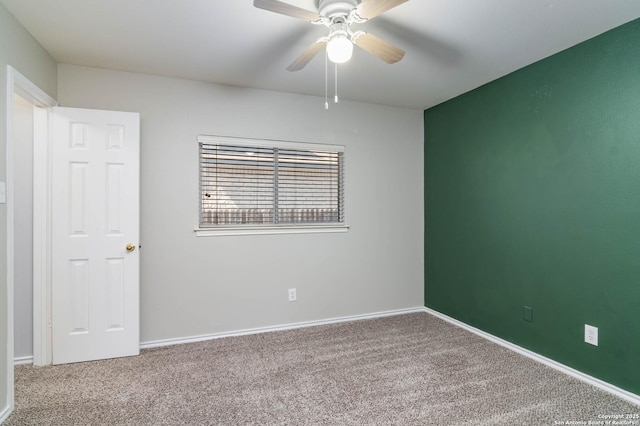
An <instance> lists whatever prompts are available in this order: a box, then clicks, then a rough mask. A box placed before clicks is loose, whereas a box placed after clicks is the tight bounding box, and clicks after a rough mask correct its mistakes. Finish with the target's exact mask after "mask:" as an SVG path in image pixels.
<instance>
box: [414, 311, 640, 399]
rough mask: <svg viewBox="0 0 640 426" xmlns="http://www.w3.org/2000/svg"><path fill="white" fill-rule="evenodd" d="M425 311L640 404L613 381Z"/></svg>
mask: <svg viewBox="0 0 640 426" xmlns="http://www.w3.org/2000/svg"><path fill="white" fill-rule="evenodd" d="M423 312H426V313H428V314H431V315H433V316H435V317H438V318H440V319H442V320H444V321H446V322H448V323H450V324H452V325H455V326H457V327H460V328H463V329H465V330H467V331H469V332H471V333H473V334H476V335H478V336H480V337H482V338H485V339H487V340H489V341H491V342H493V343H496V344H498V345H500V346H503V347H505V348H507V349H509V350H511V351H513V352H517V353H519V354H520V355H524V356H526V357H527V358H530V359H532V360H534V361H537V362H539V363H541V364H544V365H546V366H548V367H551V368H553V369H554V370H557V371H559V372H561V373H564V374H567V375H569V376H571V377H574V378H576V379H578V380H581V381H583V382H585V383H588V384H590V385H592V386H595V387H597V388H598V389H602V390H604V391H605V392H608V393H610V394H613V395H615V396H617V397H619V398H622V399H624V400H625V401H628V402H631V403H633V404H636V405H638V406H640V395H636V394H634V393H632V392H629V391H627V390H624V389H622V388H619V387H617V386H615V385H612V384H611V383H607V382H605V381H603V380H600V379H598V378H596V377H593V376H590V375H588V374H586V373H583V372H582V371H579V370H576V369H575V368H572V367H569V366H567V365H565V364H562V363H560V362H558V361H554V360H552V359H551V358H547V357H545V356H544V355H540V354H539V353H536V352H533V351H531V350H529V349H526V348H523V347H522V346H518V345H516V344H515V343H511V342H509V341H507V340H504V339H501V338H500V337H497V336H494V335H493V334H490V333H487V332H486V331H482V330H480V329H478V328H475V327H473V326H471V325H469V324H466V323H464V322H462V321H460V320H457V319H455V318H452V317H450V316H448V315H445V314H443V313H441V312H438V311H435V310H433V309H431V308H427V307H424V308H423Z"/></svg>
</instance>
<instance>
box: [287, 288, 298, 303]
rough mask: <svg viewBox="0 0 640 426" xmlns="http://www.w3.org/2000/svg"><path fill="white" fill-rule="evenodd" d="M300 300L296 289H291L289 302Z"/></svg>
mask: <svg viewBox="0 0 640 426" xmlns="http://www.w3.org/2000/svg"><path fill="white" fill-rule="evenodd" d="M297 299H298V295H297V294H296V289H295V288H290V289H289V302H295V301H296V300H297Z"/></svg>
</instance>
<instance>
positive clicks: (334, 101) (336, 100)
mask: <svg viewBox="0 0 640 426" xmlns="http://www.w3.org/2000/svg"><path fill="white" fill-rule="evenodd" d="M334 65H335V66H336V96H335V98H333V103H335V104H337V103H338V64H334Z"/></svg>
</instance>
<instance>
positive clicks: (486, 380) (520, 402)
mask: <svg viewBox="0 0 640 426" xmlns="http://www.w3.org/2000/svg"><path fill="white" fill-rule="evenodd" d="M15 376H16V411H15V412H14V413H13V414H12V415H11V417H10V418H9V419H8V420H7V422H6V424H7V425H11V426H13V425H162V424H170V425H209V424H210V425H214V424H216V425H217V424H221V425H245V424H247V425H248V424H254V425H318V424H321V425H475V424H477V425H515V424H525V425H554V424H560V422H564V424H570V423H567V422H585V423H584V424H587V423H586V422H588V421H590V420H591V421H598V420H602V416H604V415H618V414H620V415H624V414H638V413H640V407H638V406H635V405H632V404H630V403H627V402H625V401H623V400H621V399H618V398H616V397H613V396H611V395H609V394H607V393H605V392H603V391H600V390H598V389H596V388H593V387H591V386H589V385H587V384H584V383H582V382H580V381H578V380H576V379H573V378H571V377H568V376H566V375H564V374H561V373H559V372H556V371H554V370H552V369H550V368H548V367H546V366H544V365H541V364H538V363H536V362H534V361H532V360H530V359H528V358H525V357H523V356H520V355H518V354H515V353H513V352H511V351H509V350H507V349H504V348H502V347H501V346H498V345H495V344H493V343H490V342H488V341H486V340H484V339H482V338H480V337H477V336H475V335H473V334H471V333H469V332H466V331H464V330H462V329H459V328H457V327H454V326H452V325H450V324H448V323H445V322H444V321H442V320H440V319H438V318H435V317H433V316H431V315H429V314H427V313H417V314H409V315H399V316H395V317H387V318H381V319H375V320H366V321H357V322H350V323H342V324H337V325H329V326H320V327H312V328H304V329H298V330H291V331H283V332H273V333H265V334H259V335H251V336H243V337H230V338H224V339H218V340H212V341H208V342H203V343H194V344H186V345H177V346H171V347H164V348H157V349H148V350H144V351H142V354H141V355H140V356H138V357H132V358H126V359H117V360H107V361H98V362H88V363H82V364H75V365H65V366H53V367H39V368H38V367H33V366H19V367H16V374H15ZM574 424H580V423H574Z"/></svg>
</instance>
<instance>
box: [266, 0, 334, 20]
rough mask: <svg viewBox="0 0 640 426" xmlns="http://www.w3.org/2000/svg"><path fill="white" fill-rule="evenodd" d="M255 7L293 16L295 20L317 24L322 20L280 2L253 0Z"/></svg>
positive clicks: (308, 11)
mask: <svg viewBox="0 0 640 426" xmlns="http://www.w3.org/2000/svg"><path fill="white" fill-rule="evenodd" d="M253 5H254V6H255V7H257V8H258V9H264V10H268V11H270V12H275V13H280V14H281V15H287V16H291V17H293V18H298V19H302V20H304V21H309V22H316V21H320V20H322V17H321V16H320V15H318V14H317V13H315V12H312V11H310V10H306V9H302V8H300V7H298V6H293V5H290V4H288V3H284V2H281V1H278V0H253Z"/></svg>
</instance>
